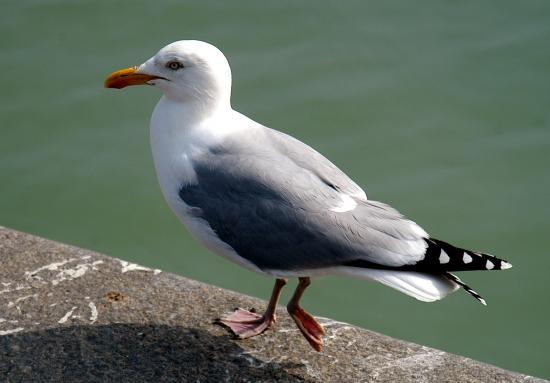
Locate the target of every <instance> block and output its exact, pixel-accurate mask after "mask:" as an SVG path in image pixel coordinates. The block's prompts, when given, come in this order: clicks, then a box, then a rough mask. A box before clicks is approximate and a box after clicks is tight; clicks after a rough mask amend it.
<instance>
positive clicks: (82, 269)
mask: <svg viewBox="0 0 550 383" xmlns="http://www.w3.org/2000/svg"><path fill="white" fill-rule="evenodd" d="M0 260H1V262H2V267H1V269H0V381H2V382H112V381H113V382H114V381H116V382H152V381H154V382H171V381H176V382H187V381H189V382H275V381H276V382H302V381H304V382H483V383H489V382H499V383H501V382H543V380H541V379H537V378H533V377H529V376H524V375H520V374H516V373H513V372H509V371H506V370H502V369H499V368H497V367H494V366H490V365H487V364H483V363H480V362H477V361H474V360H471V359H468V358H464V357H460V356H456V355H452V354H448V353H445V352H443V351H439V350H435V349H432V348H428V347H423V346H420V345H417V344H412V343H408V342H404V341H400V340H397V339H392V338H389V337H387V336H384V335H380V334H377V333H374V332H371V331H368V330H364V329H361V328H357V327H354V326H351V325H348V324H345V323H341V322H336V321H332V320H329V319H323V318H321V319H320V322H322V323H323V324H324V326H325V327H326V329H327V333H328V334H327V337H326V338H325V349H324V351H323V352H321V353H316V352H314V351H313V350H312V349H310V347H309V345H308V344H307V343H306V341H305V340H304V339H303V338H302V336H301V335H300V333H299V332H298V330H297V329H296V327H295V325H294V323H293V322H292V321H291V320H290V319H289V318H288V315H286V312H285V311H284V309H282V308H281V309H280V311H279V318H280V319H279V322H278V324H277V326H276V328H275V329H273V330H269V331H268V332H266V333H265V334H263V335H262V336H259V337H255V338H252V339H248V340H244V341H239V340H235V339H232V337H231V336H230V335H229V334H228V333H227V331H226V330H225V329H223V328H221V327H219V326H216V325H213V324H212V320H213V319H214V318H216V317H217V316H219V315H220V314H221V312H222V311H231V310H232V309H234V308H235V307H238V306H239V307H245V308H251V307H254V308H256V309H257V310H258V311H261V310H263V308H264V307H265V302H263V301H261V300H258V299H254V298H250V297H247V296H243V295H241V294H237V293H234V292H231V291H227V290H223V289H220V288H217V287H214V286H209V285H206V284H203V283H199V282H196V281H193V280H189V279H186V278H183V277H179V276H176V275H172V274H168V273H164V272H161V271H160V270H151V269H148V268H144V267H141V266H138V265H135V264H131V263H128V262H124V261H121V260H117V259H114V258H109V257H106V256H104V255H101V254H97V253H94V252H91V251H88V250H83V249H79V248H75V247H72V246H67V245H64V244H60V243H56V242H53V241H49V240H45V239H42V238H38V237H35V236H31V235H28V234H24V233H19V232H16V231H13V230H10V229H5V228H1V227H0Z"/></svg>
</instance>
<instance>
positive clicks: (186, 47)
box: [105, 40, 231, 106]
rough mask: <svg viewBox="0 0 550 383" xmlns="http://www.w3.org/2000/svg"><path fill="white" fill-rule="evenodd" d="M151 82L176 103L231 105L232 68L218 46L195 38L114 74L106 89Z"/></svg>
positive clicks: (174, 45)
mask: <svg viewBox="0 0 550 383" xmlns="http://www.w3.org/2000/svg"><path fill="white" fill-rule="evenodd" d="M141 84H148V85H152V86H155V87H158V88H159V89H160V90H161V91H162V92H163V93H164V95H165V96H166V97H167V98H168V99H170V100H171V101H175V102H184V103H185V102H196V103H200V104H205V105H209V106H218V105H223V104H226V105H229V103H230V97H231V69H230V68H229V63H228V62H227V59H226V58H225V56H224V55H223V53H222V52H221V51H220V50H219V49H218V48H216V47H215V46H213V45H211V44H208V43H205V42H202V41H196V40H182V41H176V42H174V43H172V44H169V45H167V46H165V47H164V48H162V49H161V50H160V51H158V53H157V54H156V55H154V56H153V57H151V58H150V59H149V60H147V61H146V62H144V63H143V64H141V65H139V66H137V67H132V68H128V69H122V70H119V71H117V72H114V73H112V74H111V75H110V76H109V77H107V79H106V80H105V87H107V88H117V89H120V88H124V87H127V86H130V85H141Z"/></svg>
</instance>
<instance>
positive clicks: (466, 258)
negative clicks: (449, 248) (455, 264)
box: [462, 252, 473, 263]
mask: <svg viewBox="0 0 550 383" xmlns="http://www.w3.org/2000/svg"><path fill="white" fill-rule="evenodd" d="M472 260H473V258H472V256H471V255H470V254H468V253H467V252H464V256H463V257H462V262H464V263H470V262H472Z"/></svg>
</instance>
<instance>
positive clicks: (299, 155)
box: [265, 128, 367, 199]
mask: <svg viewBox="0 0 550 383" xmlns="http://www.w3.org/2000/svg"><path fill="white" fill-rule="evenodd" d="M265 129H266V134H267V135H268V137H269V139H270V141H271V142H272V145H273V146H274V147H275V148H276V149H277V150H278V151H279V152H280V153H281V154H282V155H284V156H286V157H287V158H289V159H291V160H292V161H293V162H294V163H295V164H296V165H297V166H299V167H301V168H303V169H307V170H309V171H311V172H312V173H313V174H315V175H316V176H317V177H318V178H319V179H321V180H323V182H325V183H326V184H328V185H329V186H331V187H333V188H335V189H337V190H339V191H341V192H343V193H346V194H348V195H350V196H355V197H357V198H361V199H367V195H366V193H365V191H364V190H363V189H361V188H360V187H359V185H357V184H356V183H355V182H353V181H352V180H351V179H350V178H349V177H348V176H347V175H346V174H345V173H344V172H343V171H341V170H340V169H339V168H338V167H336V165H334V164H333V163H332V162H330V161H329V160H328V159H327V158H326V157H324V156H323V155H322V154H320V153H319V152H317V151H316V150H314V149H313V148H311V147H310V146H308V145H306V144H304V143H303V142H302V141H300V140H297V139H296V138H294V137H291V136H289V135H288V134H285V133H282V132H279V131H277V130H274V129H269V128H265Z"/></svg>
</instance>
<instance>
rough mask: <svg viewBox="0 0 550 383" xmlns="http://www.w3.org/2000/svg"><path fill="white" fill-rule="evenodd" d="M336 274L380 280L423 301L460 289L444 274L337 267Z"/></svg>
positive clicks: (440, 297)
mask: <svg viewBox="0 0 550 383" xmlns="http://www.w3.org/2000/svg"><path fill="white" fill-rule="evenodd" d="M333 272H334V273H335V274H339V275H343V276H349V277H354V278H359V279H368V280H372V281H376V282H380V283H382V284H384V285H386V286H388V287H392V288H394V289H396V290H397V291H400V292H402V293H404V294H407V295H409V296H411V297H413V298H416V299H418V300H420V301H423V302H433V301H437V300H439V299H442V298H444V297H445V296H447V295H448V294H450V293H452V292H454V291H456V290H458V288H459V287H460V286H459V285H458V284H457V283H455V282H453V281H451V280H449V279H448V278H446V277H445V276H443V275H434V274H427V273H420V272H416V271H399V270H379V269H367V268H358V267H337V268H334V269H333Z"/></svg>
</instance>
